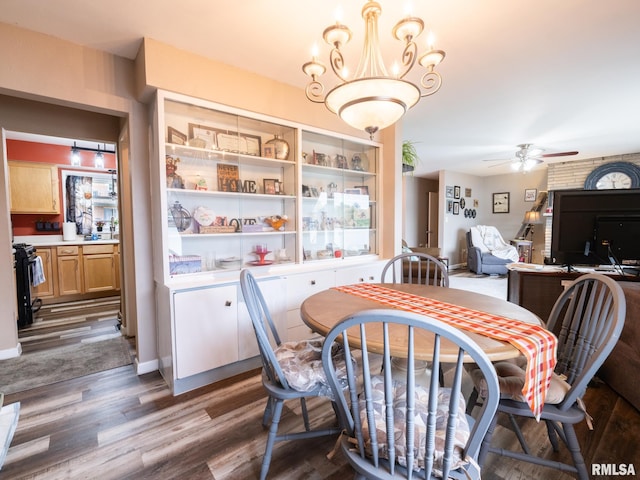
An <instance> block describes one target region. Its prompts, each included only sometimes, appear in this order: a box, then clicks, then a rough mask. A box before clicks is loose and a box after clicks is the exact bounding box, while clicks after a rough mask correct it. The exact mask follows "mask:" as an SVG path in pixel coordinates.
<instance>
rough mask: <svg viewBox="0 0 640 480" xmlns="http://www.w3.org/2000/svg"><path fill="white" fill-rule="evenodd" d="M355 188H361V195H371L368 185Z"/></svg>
mask: <svg viewBox="0 0 640 480" xmlns="http://www.w3.org/2000/svg"><path fill="white" fill-rule="evenodd" d="M353 188H359V189H360V194H361V195H369V187H368V186H367V185H356V186H355V187H353Z"/></svg>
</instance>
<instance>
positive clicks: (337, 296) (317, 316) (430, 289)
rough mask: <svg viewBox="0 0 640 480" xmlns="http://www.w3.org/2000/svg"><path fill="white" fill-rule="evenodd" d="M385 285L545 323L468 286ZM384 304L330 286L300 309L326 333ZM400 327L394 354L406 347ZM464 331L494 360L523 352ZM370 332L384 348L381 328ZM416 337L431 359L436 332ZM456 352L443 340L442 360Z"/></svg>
mask: <svg viewBox="0 0 640 480" xmlns="http://www.w3.org/2000/svg"><path fill="white" fill-rule="evenodd" d="M383 285H384V286H385V287H387V288H391V289H395V290H399V291H402V292H406V293H411V294H414V295H419V296H423V297H427V298H433V299H435V300H439V301H441V302H447V303H451V304H454V305H459V306H462V307H466V308H470V309H474V310H479V311H483V312H487V313H491V314H495V315H500V316H502V317H507V318H513V319H515V320H519V321H522V322H526V323H533V324H536V325H540V324H541V323H542V322H541V321H540V318H538V317H537V316H536V315H535V314H533V313H531V312H530V311H528V310H525V309H524V308H522V307H520V306H518V305H516V304H514V303H511V302H507V301H506V300H501V299H499V298H496V297H491V296H488V295H482V294H479V293H474V292H467V291H466V290H459V289H456V288H444V287H434V286H431V285H414V284H383ZM385 308H392V307H390V306H388V305H383V304H381V303H378V302H376V301H375V300H371V299H366V298H362V297H358V296H355V295H350V294H348V293H344V292H340V291H338V290H335V289H328V290H324V291H322V292H318V293H316V294H315V295H312V296H310V297H308V298H307V299H305V300H304V302H303V303H302V306H301V308H300V312H301V316H302V320H303V321H304V323H305V324H306V325H307V326H309V327H310V328H311V329H312V330H313V331H314V332H317V333H319V334H321V335H323V336H324V335H326V334H327V333H328V332H329V330H331V328H333V327H334V326H335V325H336V324H337V323H338V322H339V321H340V320H341V319H343V318H344V317H346V316H349V315H352V314H354V313H357V312H360V311H362V310H369V309H385ZM401 330H402V331H401V332H396V333H395V334H392V338H393V342H394V344H396V345H397V350H396V351H395V352H394V351H393V350H394V348H393V347H392V354H395V355H396V356H400V355H402V354H403V351H404V350H405V349H406V335H405V334H404V331H405V330H406V329H404V328H403V329H401ZM465 333H466V334H467V335H468V336H469V337H470V338H471V339H472V340H473V341H475V342H476V343H477V344H478V345H479V346H480V347H481V348H482V349H483V350H484V352H485V353H486V354H487V356H488V357H489V359H490V360H491V361H498V360H505V359H508V358H515V357H517V356H519V355H520V351H519V350H518V349H516V348H515V347H513V346H511V344H509V343H507V342H502V341H500V340H494V339H492V338H489V337H485V336H483V335H480V334H476V333H472V332H468V331H465ZM367 336H368V340H369V342H370V345H369V347H370V348H371V349H375V348H376V346H378V347H380V349H381V346H382V336H381V332H380V335H378V334H377V333H376V332H375V331H372V332H371V333H369V332H368V334H367ZM416 338H417V339H418V341H417V342H416V352H415V354H416V355H415V356H416V358H418V359H422V360H430V359H431V355H432V351H431V345H432V344H433V336H431V335H428V334H427V332H424V331H421V332H418V333H417V336H416ZM421 345H422V346H424V348H420V346H421ZM380 351H381V350H380ZM457 353H458V350H457V347H455V346H454V345H452V344H450V343H449V342H444V341H443V344H442V346H441V357H440V358H441V361H455V358H456V357H457Z"/></svg>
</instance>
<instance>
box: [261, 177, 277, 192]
mask: <svg viewBox="0 0 640 480" xmlns="http://www.w3.org/2000/svg"><path fill="white" fill-rule="evenodd" d="M262 183H263V186H264V193H265V194H267V195H278V191H279V190H280V186H279V185H278V184H279V182H278V180H277V179H275V178H265V179H263V180H262Z"/></svg>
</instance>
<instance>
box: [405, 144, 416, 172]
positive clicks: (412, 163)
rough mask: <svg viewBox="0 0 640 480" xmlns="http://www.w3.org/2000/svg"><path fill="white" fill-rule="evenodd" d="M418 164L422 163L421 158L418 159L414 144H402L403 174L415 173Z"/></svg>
mask: <svg viewBox="0 0 640 480" xmlns="http://www.w3.org/2000/svg"><path fill="white" fill-rule="evenodd" d="M418 162H420V157H418V152H417V151H416V146H415V144H414V142H412V141H410V140H404V141H403V142H402V173H405V172H413V170H414V169H415V168H416V165H417V164H418Z"/></svg>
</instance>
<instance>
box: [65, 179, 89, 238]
mask: <svg viewBox="0 0 640 480" xmlns="http://www.w3.org/2000/svg"><path fill="white" fill-rule="evenodd" d="M92 181H93V179H92V178H91V177H80V176H76V175H69V176H68V177H67V182H66V196H67V211H66V214H65V221H66V222H74V223H75V224H76V233H77V234H79V235H91V230H92V228H93V208H92V200H91V197H92V196H93V193H92V192H93V189H92Z"/></svg>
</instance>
